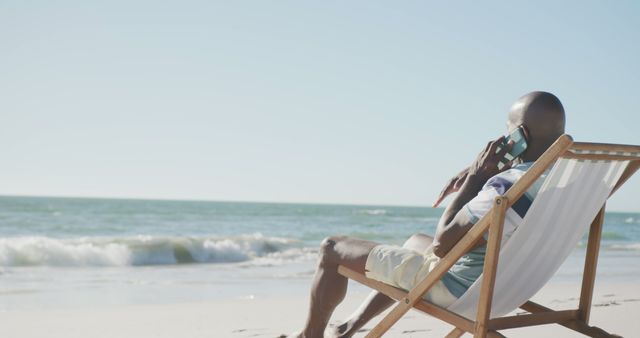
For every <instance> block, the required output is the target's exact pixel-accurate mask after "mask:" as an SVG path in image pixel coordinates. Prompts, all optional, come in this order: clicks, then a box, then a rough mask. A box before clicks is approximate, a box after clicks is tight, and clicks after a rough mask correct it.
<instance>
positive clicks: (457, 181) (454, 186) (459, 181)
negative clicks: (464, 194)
mask: <svg viewBox="0 0 640 338" xmlns="http://www.w3.org/2000/svg"><path fill="white" fill-rule="evenodd" d="M468 173H469V168H464V169H462V171H461V172H459V173H458V175H456V176H453V177H452V178H451V179H450V180H449V181H448V182H447V184H445V186H444V189H442V191H441V192H440V196H438V198H437V199H436V201H435V202H434V203H433V205H432V206H431V207H432V208H435V207H437V206H438V205H439V204H440V203H441V202H442V201H443V200H444V199H445V198H446V197H447V196H449V195H450V194H452V193H454V192H457V191H458V190H460V187H462V185H463V184H464V181H465V180H466V179H467V174H468Z"/></svg>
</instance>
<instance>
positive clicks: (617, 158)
mask: <svg viewBox="0 0 640 338" xmlns="http://www.w3.org/2000/svg"><path fill="white" fill-rule="evenodd" d="M562 158H568V159H577V160H587V161H638V162H640V157H636V156H625V155H607V154H575V153H572V152H571V151H566V152H565V153H564V154H562Z"/></svg>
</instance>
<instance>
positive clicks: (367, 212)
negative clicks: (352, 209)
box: [358, 209, 387, 216]
mask: <svg viewBox="0 0 640 338" xmlns="http://www.w3.org/2000/svg"><path fill="white" fill-rule="evenodd" d="M358 213H361V214H365V215H372V216H381V215H386V214H387V210H385V209H364V210H358Z"/></svg>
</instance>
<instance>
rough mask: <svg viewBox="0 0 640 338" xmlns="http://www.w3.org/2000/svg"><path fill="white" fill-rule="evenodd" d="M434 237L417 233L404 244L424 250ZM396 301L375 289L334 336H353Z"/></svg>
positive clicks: (334, 332) (410, 247) (335, 331)
mask: <svg viewBox="0 0 640 338" xmlns="http://www.w3.org/2000/svg"><path fill="white" fill-rule="evenodd" d="M432 242H433V237H431V236H427V235H423V234H415V235H413V236H411V237H410V238H409V239H408V240H407V241H406V242H405V243H404V245H403V247H404V248H407V249H411V250H415V251H418V252H424V250H426V249H427V248H428V247H429V246H430V245H431V243H432ZM394 302H395V301H394V300H393V299H391V298H389V297H387V296H385V295H384V294H382V293H380V292H378V291H373V292H371V294H369V296H368V297H367V298H366V299H365V301H364V302H363V303H362V305H360V307H359V308H358V309H357V310H356V311H355V312H354V313H353V314H351V316H350V317H349V319H347V320H346V321H345V322H344V323H342V324H340V325H338V326H337V327H335V328H334V331H333V332H332V335H333V337H340V338H347V337H351V336H353V335H354V334H355V333H356V332H358V330H360V329H361V328H362V327H363V326H364V325H365V324H366V323H367V322H369V321H370V320H371V319H372V318H373V317H375V316H377V315H379V314H380V313H382V312H383V311H384V310H386V309H387V308H388V307H389V306H391V305H393V303H394Z"/></svg>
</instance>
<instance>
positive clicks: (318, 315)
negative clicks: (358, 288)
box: [298, 237, 378, 338]
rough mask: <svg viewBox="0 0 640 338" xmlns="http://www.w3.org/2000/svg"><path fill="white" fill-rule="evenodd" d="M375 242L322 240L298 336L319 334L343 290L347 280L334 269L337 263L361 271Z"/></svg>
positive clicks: (316, 337)
mask: <svg viewBox="0 0 640 338" xmlns="http://www.w3.org/2000/svg"><path fill="white" fill-rule="evenodd" d="M376 245H378V244H377V243H375V242H370V241H365V240H360V239H355V238H349V237H329V238H327V239H325V240H324V241H323V242H322V247H321V253H320V262H319V263H318V268H317V270H316V274H315V277H314V280H313V284H312V287H311V303H310V306H309V315H308V317H307V323H306V325H305V327H304V330H303V332H302V333H300V334H299V336H298V337H304V338H322V337H323V335H324V330H325V328H326V327H327V324H328V323H329V319H330V318H331V314H332V313H333V310H334V309H335V308H336V307H337V306H338V304H340V302H342V300H343V299H344V296H345V295H346V292H347V282H348V281H347V278H346V277H344V276H342V275H340V274H339V273H338V265H344V266H346V267H348V268H350V269H353V270H355V271H359V272H362V273H364V268H365V264H366V262H367V257H368V256H369V252H370V251H371V249H373V248H374V247H375V246H376Z"/></svg>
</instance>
